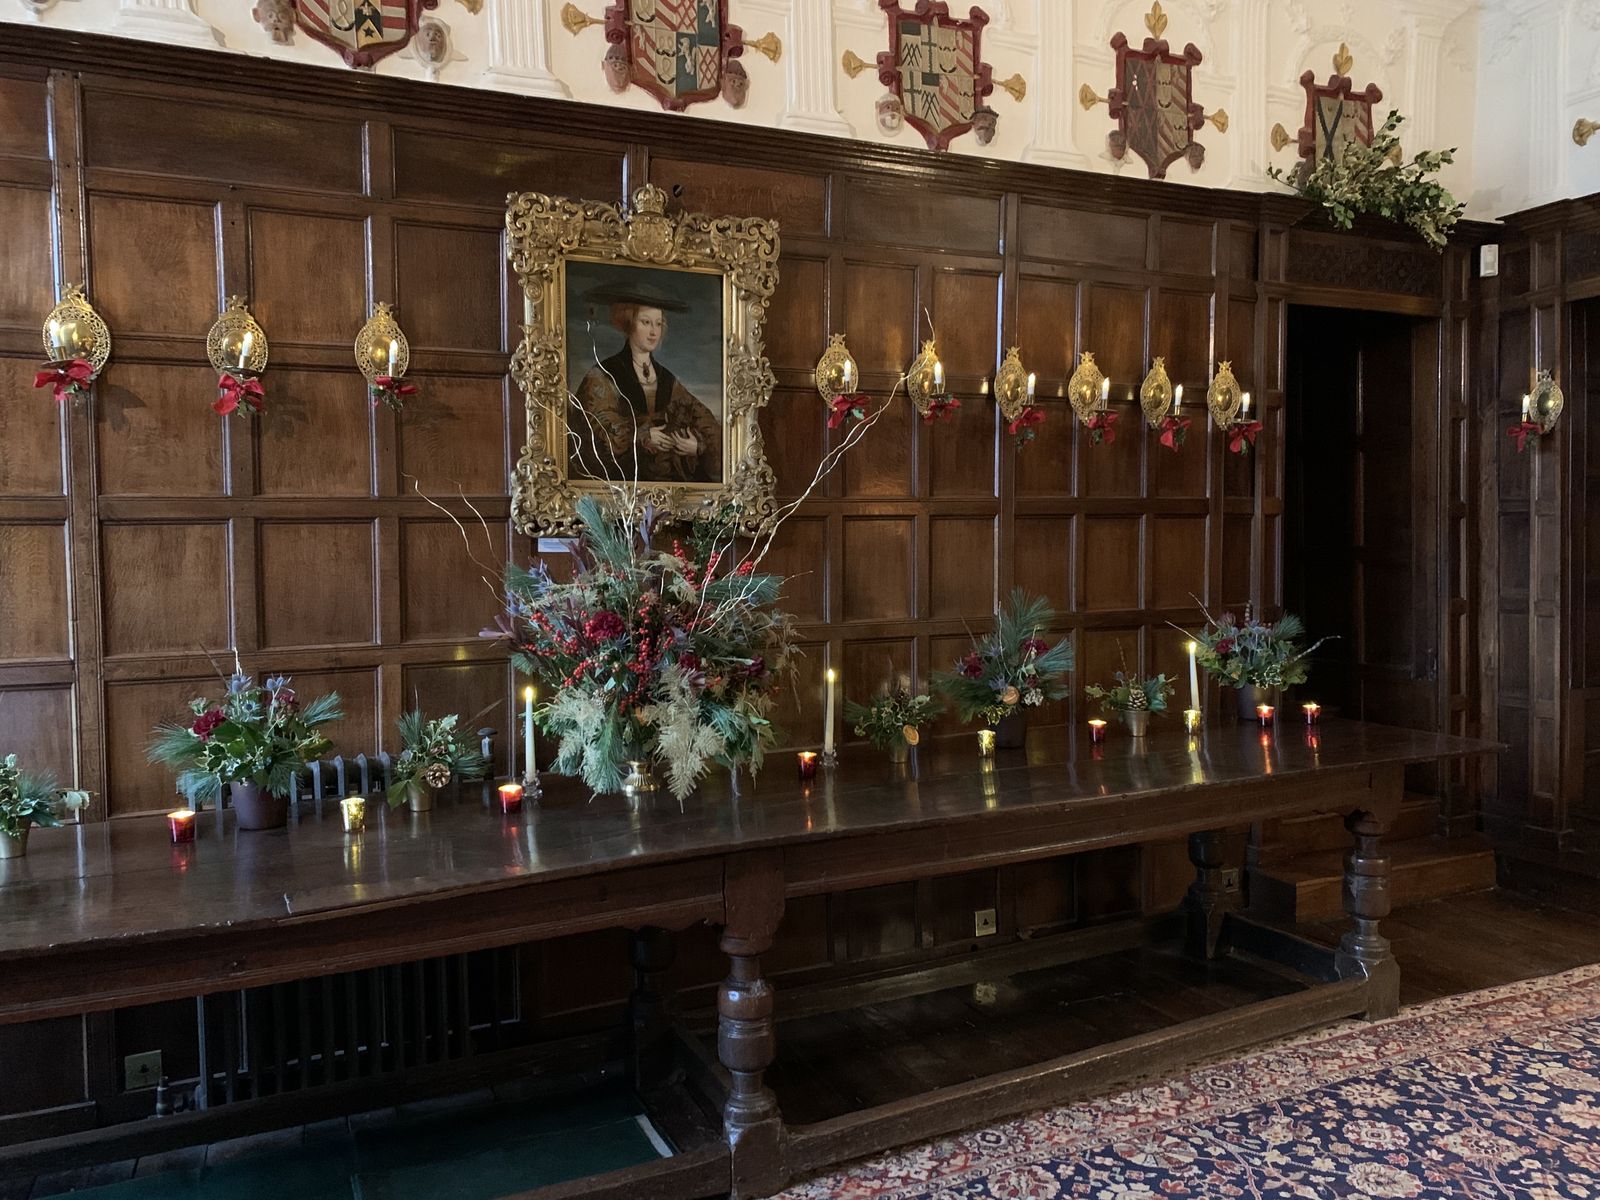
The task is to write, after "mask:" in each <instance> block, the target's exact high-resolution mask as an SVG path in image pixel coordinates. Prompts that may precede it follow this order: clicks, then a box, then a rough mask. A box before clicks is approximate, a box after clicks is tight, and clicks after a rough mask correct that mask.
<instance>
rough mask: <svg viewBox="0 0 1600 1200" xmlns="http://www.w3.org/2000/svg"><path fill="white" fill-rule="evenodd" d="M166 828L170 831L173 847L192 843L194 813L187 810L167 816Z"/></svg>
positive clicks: (182, 809)
mask: <svg viewBox="0 0 1600 1200" xmlns="http://www.w3.org/2000/svg"><path fill="white" fill-rule="evenodd" d="M167 828H168V829H170V830H171V831H172V844H173V845H174V846H187V845H188V844H189V843H190V842H192V841H194V813H193V812H191V811H190V810H189V809H187V808H180V809H179V810H178V811H177V812H169V813H168V814H167Z"/></svg>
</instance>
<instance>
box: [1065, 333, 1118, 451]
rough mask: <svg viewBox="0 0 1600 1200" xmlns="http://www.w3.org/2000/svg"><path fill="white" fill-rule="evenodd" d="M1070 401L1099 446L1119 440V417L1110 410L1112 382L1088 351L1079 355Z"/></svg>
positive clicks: (1068, 383)
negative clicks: (1117, 434) (1117, 426)
mask: <svg viewBox="0 0 1600 1200" xmlns="http://www.w3.org/2000/svg"><path fill="white" fill-rule="evenodd" d="M1067 402H1068V403H1069V404H1071V405H1072V411H1073V412H1074V413H1075V414H1077V417H1078V420H1079V421H1080V422H1082V423H1083V425H1084V426H1085V428H1087V429H1088V430H1089V440H1090V441H1091V442H1093V443H1094V444H1095V445H1096V446H1098V445H1100V444H1101V443H1102V442H1111V441H1114V440H1115V439H1116V425H1117V414H1116V413H1114V412H1112V411H1111V410H1110V407H1109V405H1110V402H1111V380H1109V379H1107V378H1106V376H1105V374H1104V373H1103V372H1102V371H1101V370H1100V368H1099V366H1098V365H1097V364H1096V363H1095V361H1094V354H1093V352H1092V351H1089V350H1085V351H1084V352H1083V353H1082V354H1080V355H1079V356H1078V366H1077V369H1076V370H1074V371H1073V372H1072V378H1071V379H1069V380H1067Z"/></svg>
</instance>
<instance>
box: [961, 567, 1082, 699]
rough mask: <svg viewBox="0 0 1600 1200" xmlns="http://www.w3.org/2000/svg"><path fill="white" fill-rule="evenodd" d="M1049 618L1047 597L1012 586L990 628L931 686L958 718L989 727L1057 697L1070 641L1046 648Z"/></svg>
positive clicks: (1068, 662) (1064, 691)
mask: <svg viewBox="0 0 1600 1200" xmlns="http://www.w3.org/2000/svg"><path fill="white" fill-rule="evenodd" d="M1055 618H1056V614H1055V611H1054V610H1053V609H1052V608H1051V607H1050V604H1049V602H1048V601H1046V600H1045V599H1043V598H1042V597H1039V596H1029V595H1028V594H1027V593H1026V592H1024V591H1023V590H1022V589H1021V588H1016V589H1015V590H1013V591H1012V593H1011V599H1010V602H1009V603H1008V604H1005V605H1002V606H1001V607H1000V608H999V609H998V610H997V611H996V613H995V623H994V631H993V632H991V633H990V634H988V635H987V636H986V637H983V638H974V639H973V643H972V649H971V651H969V652H968V653H967V654H965V655H964V656H963V657H962V658H961V659H960V660H959V661H958V662H957V663H956V667H955V670H953V671H943V672H940V673H939V674H938V675H935V676H934V680H933V682H934V687H935V688H936V689H937V690H938V691H939V692H941V693H942V694H943V695H944V696H945V697H946V698H947V699H948V700H950V702H951V703H952V704H954V705H955V706H956V711H957V712H958V713H959V714H960V715H961V719H962V720H963V721H972V720H978V719H982V720H983V721H985V722H987V723H988V724H990V725H996V724H998V723H999V722H1000V721H1002V720H1004V719H1005V718H1006V717H1009V716H1012V715H1013V714H1015V713H1017V712H1019V711H1022V710H1023V709H1026V708H1037V707H1038V706H1040V705H1042V704H1043V703H1044V702H1045V701H1047V700H1060V699H1063V698H1064V697H1065V696H1066V694H1067V684H1066V675H1067V672H1068V671H1070V670H1072V645H1071V643H1070V642H1066V641H1059V642H1057V643H1056V644H1055V645H1053V646H1052V645H1050V644H1049V643H1048V642H1046V641H1045V640H1044V639H1043V637H1042V636H1041V635H1042V634H1043V633H1044V631H1045V630H1047V629H1048V628H1049V627H1050V626H1051V625H1052V624H1053V623H1054V622H1055Z"/></svg>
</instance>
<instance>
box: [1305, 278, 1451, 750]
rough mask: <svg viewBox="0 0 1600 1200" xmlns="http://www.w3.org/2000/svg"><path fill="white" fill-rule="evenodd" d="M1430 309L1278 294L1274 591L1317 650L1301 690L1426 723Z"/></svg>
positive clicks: (1433, 325) (1369, 712)
mask: <svg viewBox="0 0 1600 1200" xmlns="http://www.w3.org/2000/svg"><path fill="white" fill-rule="evenodd" d="M1438 329H1439V322H1438V321H1437V320H1424V319H1418V318H1413V317H1404V316H1396V315H1392V314H1387V313H1371V312H1356V311H1351V310H1346V309H1335V308H1313V307H1304V306H1291V307H1290V309H1289V328H1288V342H1287V364H1286V365H1287V368H1288V371H1287V389H1286V393H1285V419H1286V433H1287V445H1286V455H1285V467H1284V470H1285V477H1284V497H1285V501H1286V507H1287V511H1286V513H1285V521H1284V605H1285V607H1286V608H1287V609H1288V611H1290V612H1294V613H1298V614H1300V615H1301V616H1302V617H1303V618H1304V620H1305V623H1306V628H1307V630H1308V631H1309V632H1310V634H1311V636H1312V637H1313V638H1316V637H1319V636H1326V635H1330V634H1331V635H1337V640H1334V641H1330V642H1328V643H1326V644H1324V645H1323V646H1322V648H1321V649H1320V650H1318V651H1317V654H1316V657H1315V662H1314V664H1313V667H1312V674H1311V679H1310V681H1309V682H1308V684H1307V685H1306V687H1305V688H1302V689H1301V690H1302V691H1305V692H1306V694H1307V695H1308V696H1314V697H1315V698H1317V699H1318V700H1320V701H1322V703H1323V704H1325V705H1326V706H1327V707H1328V708H1329V709H1330V710H1337V711H1341V712H1342V713H1343V714H1344V715H1346V716H1352V717H1357V718H1360V719H1362V720H1368V721H1377V722H1380V723H1382V724H1388V725H1407V726H1411V727H1413V728H1423V729H1436V728H1438V727H1439V715H1438V712H1437V702H1436V694H1437V691H1436V684H1435V682H1434V681H1435V680H1436V678H1437V670H1438V655H1437V645H1438V641H1437V637H1438V632H1437V631H1438V619H1437V617H1438V598H1437V596H1436V594H1435V592H1436V590H1437V574H1436V572H1435V571H1434V569H1433V567H1432V565H1431V564H1434V563H1435V561H1436V557H1437V556H1436V548H1435V545H1434V539H1435V530H1436V528H1437V511H1436V505H1435V487H1434V482H1433V481H1434V479H1435V475H1436V472H1435V471H1434V469H1433V463H1432V459H1431V455H1432V453H1433V451H1432V446H1433V445H1434V439H1433V437H1432V432H1431V431H1432V429H1433V414H1434V410H1435V405H1436V400H1437V392H1436V388H1437V384H1436V382H1435V381H1436V380H1437V363H1436V357H1437V352H1436V346H1437V344H1438Z"/></svg>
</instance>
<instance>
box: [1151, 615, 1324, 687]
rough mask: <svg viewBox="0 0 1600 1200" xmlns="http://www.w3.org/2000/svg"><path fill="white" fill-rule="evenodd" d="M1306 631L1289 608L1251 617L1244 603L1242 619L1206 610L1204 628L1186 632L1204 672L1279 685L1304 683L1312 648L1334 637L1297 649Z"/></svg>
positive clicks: (1231, 680)
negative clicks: (1271, 615)
mask: <svg viewBox="0 0 1600 1200" xmlns="http://www.w3.org/2000/svg"><path fill="white" fill-rule="evenodd" d="M1174 628H1178V627H1176V626H1175V627H1174ZM1305 636H1306V627H1305V624H1304V623H1303V622H1302V621H1301V620H1300V618H1299V617H1297V616H1295V615H1294V614H1293V613H1284V614H1283V616H1281V617H1279V618H1278V619H1277V620H1276V621H1273V622H1267V621H1261V620H1260V619H1258V618H1257V617H1255V616H1253V615H1252V613H1251V610H1250V609H1249V607H1248V606H1247V607H1246V608H1245V610H1244V620H1243V621H1240V620H1239V619H1238V618H1237V617H1235V616H1234V614H1233V613H1231V612H1225V613H1223V614H1222V615H1221V616H1220V617H1212V616H1211V614H1210V613H1206V627H1205V628H1204V629H1203V630H1201V631H1200V633H1198V634H1189V637H1190V639H1191V640H1193V641H1194V643H1195V645H1196V646H1197V647H1198V649H1197V651H1196V653H1195V660H1196V661H1197V662H1198V663H1199V664H1200V665H1201V666H1202V667H1204V668H1205V670H1206V672H1207V673H1208V674H1211V675H1215V676H1216V677H1217V678H1218V679H1219V680H1220V681H1221V682H1222V683H1223V684H1224V685H1225V686H1227V687H1232V688H1243V687H1263V688H1280V687H1292V686H1294V685H1295V684H1298V683H1304V682H1305V681H1306V676H1307V674H1308V673H1309V671H1310V662H1309V661H1308V660H1309V659H1310V657H1311V654H1312V652H1313V651H1314V650H1316V649H1317V647H1318V646H1320V645H1322V644H1323V642H1327V641H1332V640H1333V639H1332V638H1319V639H1318V640H1317V641H1315V642H1313V643H1312V644H1311V645H1310V646H1307V647H1306V648H1305V649H1301V648H1300V643H1301V642H1302V641H1303V640H1304V639H1305Z"/></svg>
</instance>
